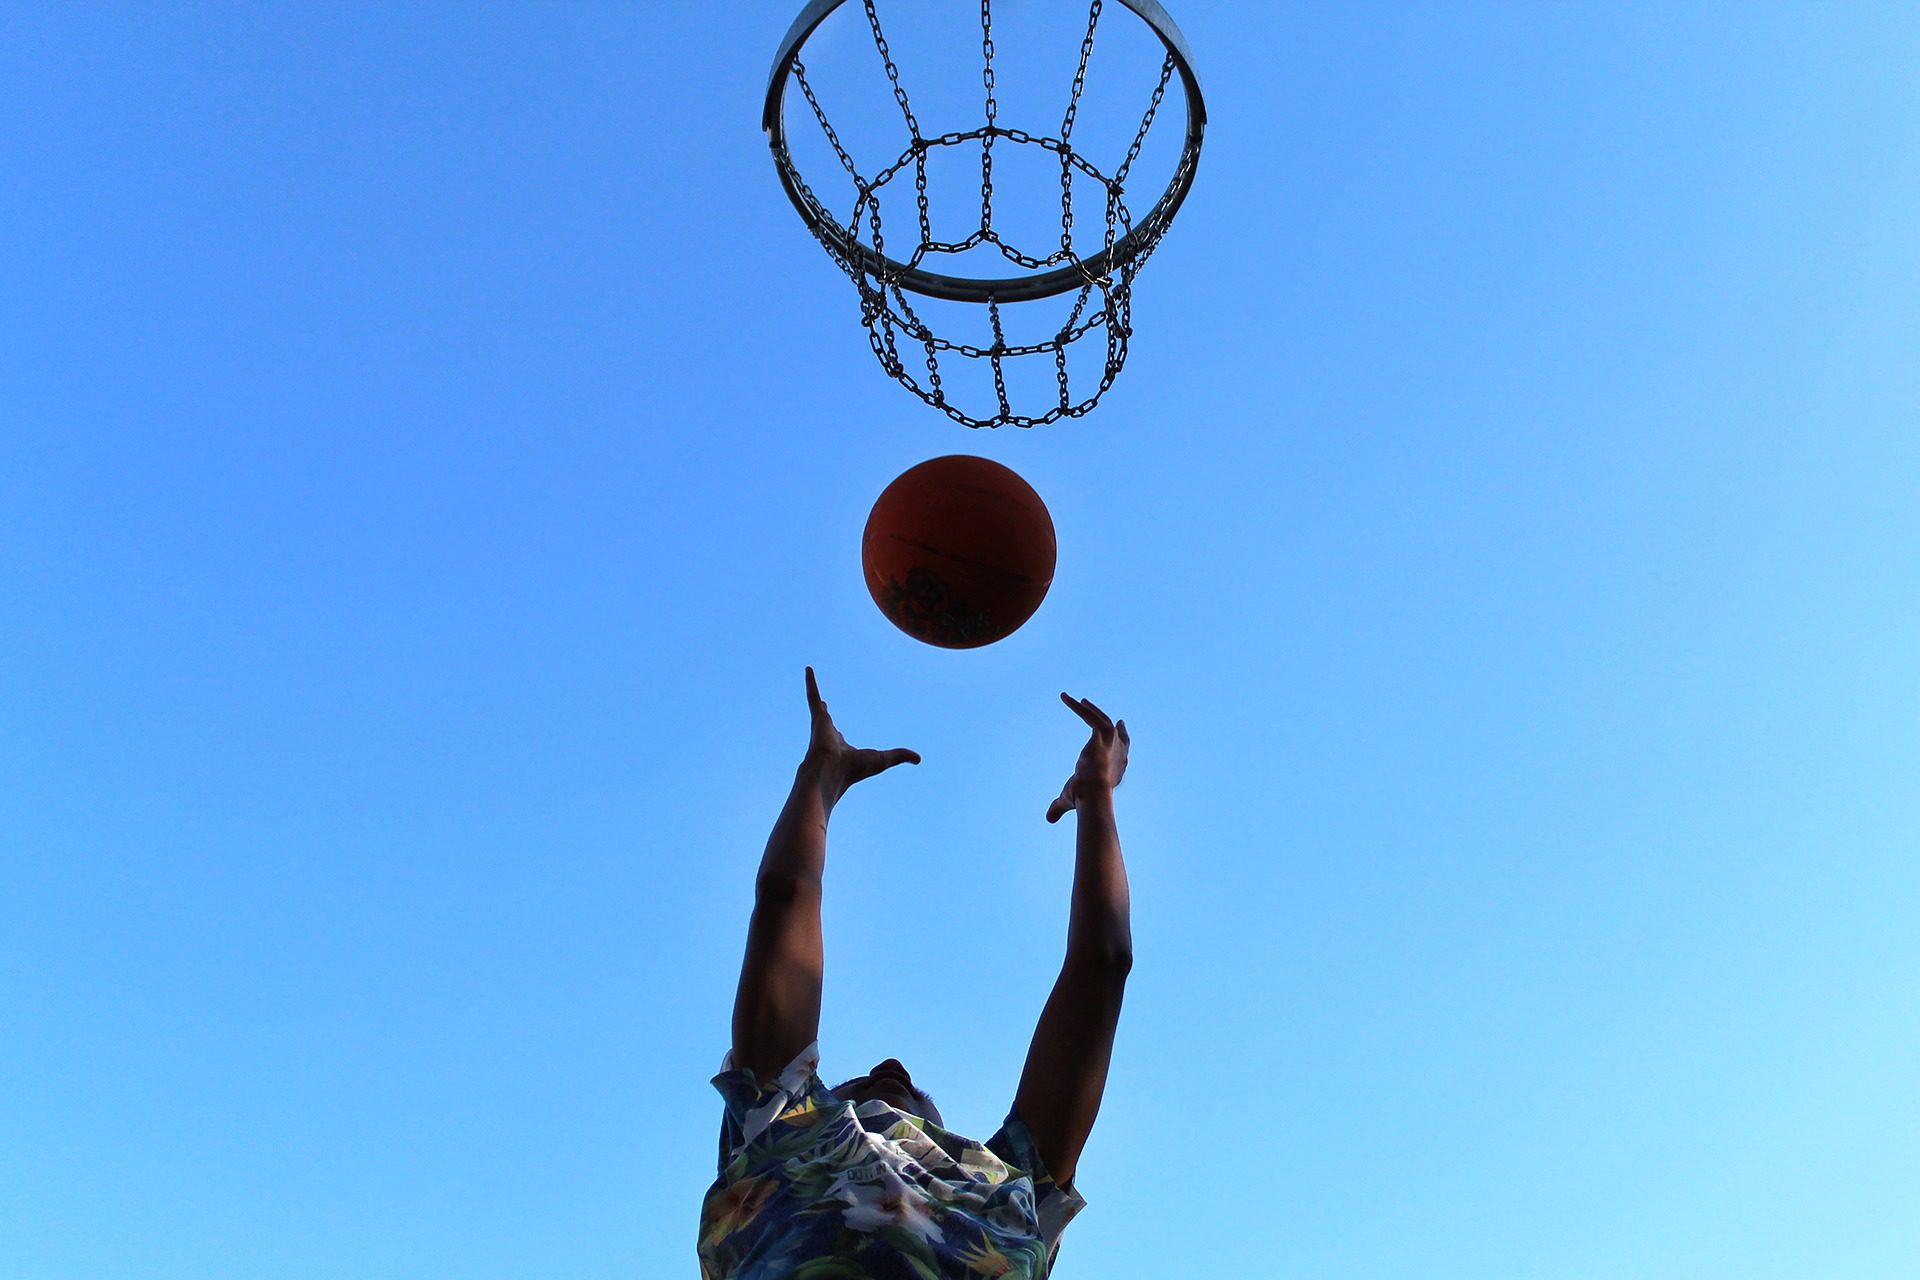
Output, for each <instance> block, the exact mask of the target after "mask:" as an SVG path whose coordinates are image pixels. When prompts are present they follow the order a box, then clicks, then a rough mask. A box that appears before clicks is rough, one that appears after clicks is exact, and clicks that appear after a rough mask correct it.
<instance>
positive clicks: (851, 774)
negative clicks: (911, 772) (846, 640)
mask: <svg viewBox="0 0 1920 1280" xmlns="http://www.w3.org/2000/svg"><path fill="white" fill-rule="evenodd" d="M807 711H808V714H809V715H810V716H811V717H812V727H811V732H810V734H809V736H808V739H807V754H806V758H805V759H804V760H803V761H802V762H801V768H803V769H808V768H810V769H813V770H815V771H816V772H817V774H818V776H819V781H820V786H821V790H822V793H823V794H824V795H825V796H826V798H827V802H828V804H832V803H833V802H834V801H836V800H838V799H839V798H840V797H841V796H843V795H845V794H846V793H847V788H848V787H851V786H852V785H853V784H854V783H856V782H864V781H865V780H866V779H868V778H871V777H873V776H874V775H875V774H877V773H885V772H886V771H887V770H888V769H891V768H893V767H894V766H895V765H897V764H919V763H920V753H919V752H918V751H909V750H908V749H907V748H905V747H895V748H894V749H893V750H891V751H875V750H874V749H872V748H871V747H852V746H848V745H847V740H846V738H845V737H843V736H842V735H841V733H840V730H839V729H837V728H835V727H834V723H833V717H832V716H830V715H828V714H827V704H826V700H825V699H823V698H822V697H821V696H820V684H819V682H818V681H817V680H815V679H814V678H813V668H812V667H808V668H807Z"/></svg>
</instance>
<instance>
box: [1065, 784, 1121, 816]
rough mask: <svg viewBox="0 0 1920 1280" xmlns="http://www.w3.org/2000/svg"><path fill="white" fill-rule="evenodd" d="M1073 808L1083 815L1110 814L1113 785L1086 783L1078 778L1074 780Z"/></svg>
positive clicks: (1111, 810)
mask: <svg viewBox="0 0 1920 1280" xmlns="http://www.w3.org/2000/svg"><path fill="white" fill-rule="evenodd" d="M1073 807H1074V808H1075V809H1078V810H1079V811H1080V812H1081V813H1083V814H1088V813H1091V814H1096V815H1097V814H1111V813H1112V812H1113V784H1112V783H1111V782H1094V783H1088V782H1084V781H1082V780H1080V779H1078V778H1076V779H1074V783H1073Z"/></svg>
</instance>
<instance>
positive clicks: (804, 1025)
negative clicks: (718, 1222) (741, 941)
mask: <svg viewBox="0 0 1920 1280" xmlns="http://www.w3.org/2000/svg"><path fill="white" fill-rule="evenodd" d="M807 709H808V713H809V715H810V716H811V718H812V730H811V733H810V735H809V738H808V741H807V753H806V755H805V756H804V757H802V758H801V761H800V767H799V769H798V770H797V771H796V772H795V774H794V779H793V790H792V792H791V793H789V794H788V796H787V803H786V807H785V808H783V809H781V810H780V817H779V819H778V820H777V821H776V822H775V823H774V824H773V834H772V835H770V836H768V837H767V848H766V852H765V853H763V854H762V855H761V857H760V874H759V876H758V878H757V879H756V880H755V881H754V894H753V918H752V919H751V921H750V922H749V923H748V925H747V956H746V960H745V961H744V962H743V963H742V964H741V966H740V987H739V990H738V991H737V992H736V993H735V995H734V999H733V1062H734V1065H735V1066H738V1067H751V1068H752V1069H753V1071H754V1073H755V1074H757V1075H758V1076H759V1077H760V1078H761V1079H763V1080H771V1079H773V1078H774V1077H775V1076H776V1075H778V1074H779V1073H780V1071H781V1069H782V1068H783V1067H785V1066H786V1065H787V1064H788V1063H789V1062H791V1061H792V1060H793V1058H794V1057H795V1055H797V1054H798V1053H799V1052H800V1051H801V1050H802V1049H804V1048H806V1047H807V1046H808V1045H809V1044H811V1043H813V1041H814V1040H815V1039H816V1038H817V1037H818V1035H819V1031H820V986H821V978H822V973H823V970H824V965H825V957H824V953H823V949H822V944H821V938H820V886H821V879H822V876H823V875H824V873H825V871H826V865H827V819H828V818H830V817H831V816H832V815H833V807H834V805H836V804H838V803H839V801H840V797H841V796H843V795H845V794H846V792H847V788H848V787H851V786H852V785H853V784H854V783H856V782H860V781H862V780H864V779H867V778H871V777H872V776H873V775H875V774H876V773H883V772H885V771H886V770H888V769H891V768H893V766H895V765H897V764H919V763H920V757H919V755H918V754H917V753H916V752H912V751H908V750H905V749H896V750H893V751H872V750H867V749H863V748H856V747H850V746H848V745H847V740H846V739H845V738H843V737H842V736H841V735H840V731H839V730H838V729H836V728H835V727H834V724H833V717H832V716H830V715H828V714H827V704H826V703H825V702H823V701H822V700H821V698H820V686H819V684H818V683H817V682H816V681H815V680H814V676H813V668H812V667H808V668H807Z"/></svg>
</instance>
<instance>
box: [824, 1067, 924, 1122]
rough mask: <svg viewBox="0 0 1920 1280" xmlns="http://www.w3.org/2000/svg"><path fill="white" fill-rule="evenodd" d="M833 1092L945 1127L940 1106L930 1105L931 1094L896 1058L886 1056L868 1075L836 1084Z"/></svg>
mask: <svg viewBox="0 0 1920 1280" xmlns="http://www.w3.org/2000/svg"><path fill="white" fill-rule="evenodd" d="M833 1093H834V1096H835V1097H837V1098H841V1099H843V1100H845V1101H847V1102H854V1103H860V1102H869V1101H877V1102H884V1103H886V1104H887V1105H888V1106H890V1107H892V1108H893V1109H894V1110H896V1111H905V1112H907V1113H908V1114H909V1115H916V1116H919V1117H920V1118H921V1119H922V1120H925V1121H928V1122H929V1123H931V1124H935V1125H939V1126H940V1127H942V1128H944V1127H945V1125H944V1124H943V1123H942V1121H941V1119H940V1108H938V1107H936V1106H934V1105H933V1096H932V1095H931V1094H929V1093H927V1092H926V1091H925V1090H923V1089H920V1088H917V1087H916V1086H915V1085H914V1083H913V1077H912V1076H910V1075H908V1074H907V1069H906V1068H905V1067H903V1066H901V1065H900V1060H899V1059H898V1058H888V1059H887V1060H886V1061H885V1062H883V1063H881V1064H880V1065H879V1066H877V1067H875V1068H874V1069H873V1070H871V1071H869V1072H867V1074H865V1075H863V1076H855V1077H854V1078H853V1079H851V1080H849V1081H847V1082H846V1083H845V1084H842V1085H835V1086H834V1089H833Z"/></svg>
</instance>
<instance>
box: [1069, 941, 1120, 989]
mask: <svg viewBox="0 0 1920 1280" xmlns="http://www.w3.org/2000/svg"><path fill="white" fill-rule="evenodd" d="M1067 967H1068V968H1069V969H1075V970H1078V971H1079V972H1080V973H1082V974H1084V975H1085V976H1086V977H1088V978H1090V979H1094V980H1096V981H1100V982H1105V983H1111V984H1113V985H1115V986H1124V985H1125V984H1126V981H1127V975H1128V974H1129V973H1131V972H1133V942H1132V940H1131V939H1127V938H1116V939H1114V940H1113V941H1111V942H1103V943H1099V944H1097V945H1092V946H1085V947H1079V948H1075V949H1074V950H1073V951H1071V952H1070V953H1069V954H1068V956H1067Z"/></svg>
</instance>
